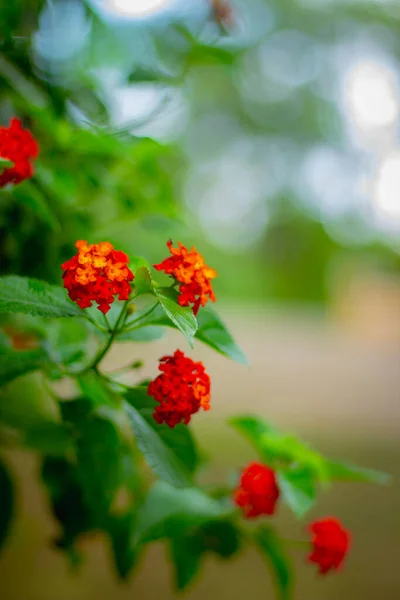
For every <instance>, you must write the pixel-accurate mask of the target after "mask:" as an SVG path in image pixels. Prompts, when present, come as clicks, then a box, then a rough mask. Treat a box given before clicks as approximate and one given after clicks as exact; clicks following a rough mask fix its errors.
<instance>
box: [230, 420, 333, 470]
mask: <svg viewBox="0 0 400 600" xmlns="http://www.w3.org/2000/svg"><path fill="white" fill-rule="evenodd" d="M229 423H230V424H231V425H232V426H233V427H234V428H235V429H237V430H238V431H239V432H240V433H242V434H243V435H244V436H245V437H246V438H247V439H248V440H249V441H250V442H251V443H252V444H253V446H254V448H255V449H256V450H257V452H258V453H259V455H260V457H261V459H262V460H263V461H265V462H266V463H267V464H269V465H271V466H273V467H280V466H282V465H286V466H289V465H292V464H296V465H299V466H301V467H302V468H304V469H307V470H308V471H310V472H312V473H313V474H314V476H315V477H316V478H317V479H318V480H319V481H321V482H325V481H327V480H328V472H327V468H326V464H325V459H324V457H323V456H322V455H321V454H320V453H319V452H317V451H315V450H313V449H312V448H311V447H309V446H308V445H307V444H305V443H304V442H302V441H301V440H298V439H297V438H295V437H294V436H289V435H286V434H282V433H280V432H279V431H278V430H277V429H276V428H275V427H274V426H273V425H271V424H270V423H268V422H265V421H263V420H262V419H259V418H258V417H254V416H251V415H244V416H238V417H233V418H231V419H230V420H229Z"/></svg>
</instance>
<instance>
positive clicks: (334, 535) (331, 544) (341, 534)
mask: <svg viewBox="0 0 400 600" xmlns="http://www.w3.org/2000/svg"><path fill="white" fill-rule="evenodd" d="M309 530H310V532H311V534H312V544H313V550H312V552H311V554H310V556H309V557H308V560H309V561H310V562H313V563H316V564H317V565H319V571H320V573H322V574H325V573H328V571H330V570H331V569H338V568H339V567H340V566H341V565H342V563H343V560H344V558H345V556H346V554H347V552H348V550H349V547H350V533H349V532H348V531H347V530H346V529H344V527H343V526H342V524H341V523H340V521H338V520H337V519H335V518H333V517H328V518H326V519H321V520H320V521H315V522H314V523H311V525H309Z"/></svg>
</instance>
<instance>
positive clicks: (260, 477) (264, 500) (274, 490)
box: [233, 462, 279, 519]
mask: <svg viewBox="0 0 400 600" xmlns="http://www.w3.org/2000/svg"><path fill="white" fill-rule="evenodd" d="M278 498H279V488H278V485H277V482H276V477H275V472H274V471H273V470H272V469H270V468H269V467H266V466H265V465H263V464H261V463H257V462H253V463H250V464H249V465H248V466H247V467H246V468H245V469H244V470H243V471H242V474H241V476H240V482H239V487H238V488H237V489H236V490H235V492H234V498H233V499H234V502H235V504H236V505H237V506H239V507H240V508H241V509H242V510H243V514H244V516H245V517H246V518H248V519H251V518H253V517H259V516H260V515H273V514H274V512H275V507H276V503H277V501H278Z"/></svg>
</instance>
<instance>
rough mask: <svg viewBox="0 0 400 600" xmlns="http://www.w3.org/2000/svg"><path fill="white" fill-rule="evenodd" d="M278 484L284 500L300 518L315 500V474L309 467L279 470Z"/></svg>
mask: <svg viewBox="0 0 400 600" xmlns="http://www.w3.org/2000/svg"><path fill="white" fill-rule="evenodd" d="M278 485H279V489H280V490H281V493H282V496H283V500H284V502H285V503H286V504H287V505H288V506H289V507H290V508H291V509H292V511H293V512H294V513H295V514H296V515H297V516H298V517H300V518H301V517H303V516H304V515H305V514H306V512H308V511H309V510H310V508H311V507H312V505H313V504H314V502H315V498H316V493H317V491H316V485H315V475H314V474H313V473H312V472H310V471H309V470H307V469H304V468H292V469H285V470H281V471H279V473H278Z"/></svg>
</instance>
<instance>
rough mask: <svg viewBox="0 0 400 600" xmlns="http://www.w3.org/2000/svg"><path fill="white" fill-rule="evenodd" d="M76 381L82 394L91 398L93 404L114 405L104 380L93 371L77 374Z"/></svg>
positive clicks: (98, 405) (97, 405)
mask: <svg viewBox="0 0 400 600" xmlns="http://www.w3.org/2000/svg"><path fill="white" fill-rule="evenodd" d="M77 382H78V385H79V387H80V389H81V391H82V395H83V396H85V398H87V399H89V400H91V402H92V405H93V406H96V407H100V406H115V401H114V398H113V395H112V393H111V391H110V390H109V388H108V387H107V385H106V383H105V381H103V380H102V379H101V378H100V377H99V376H98V375H96V373H94V372H93V371H88V372H87V373H83V374H82V375H78V376H77Z"/></svg>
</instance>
